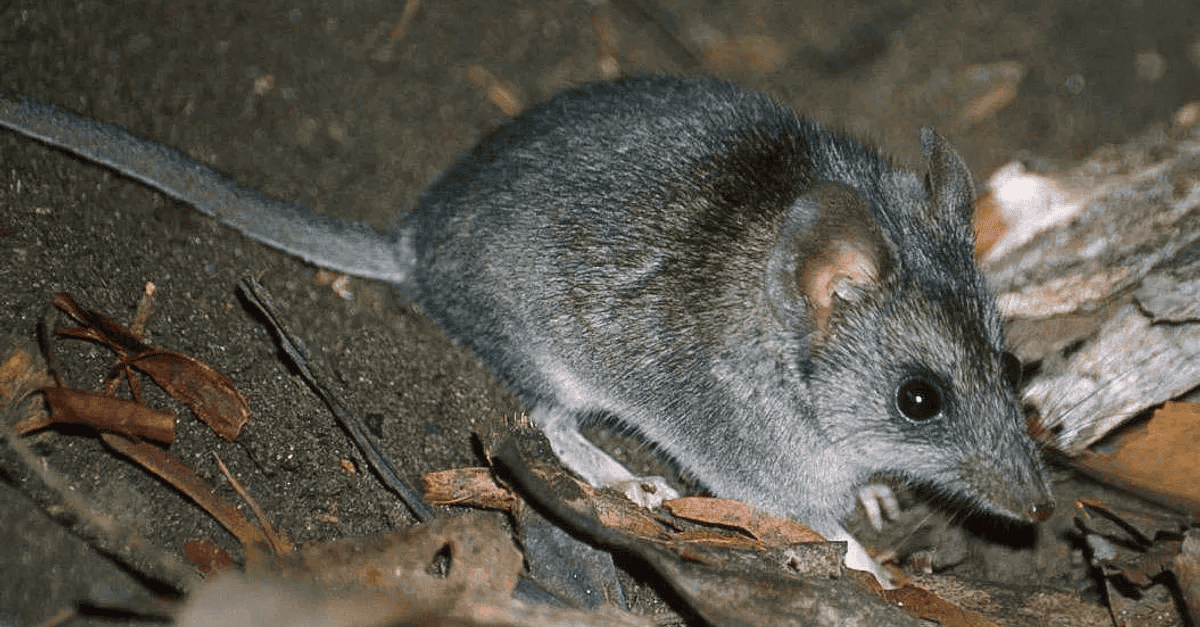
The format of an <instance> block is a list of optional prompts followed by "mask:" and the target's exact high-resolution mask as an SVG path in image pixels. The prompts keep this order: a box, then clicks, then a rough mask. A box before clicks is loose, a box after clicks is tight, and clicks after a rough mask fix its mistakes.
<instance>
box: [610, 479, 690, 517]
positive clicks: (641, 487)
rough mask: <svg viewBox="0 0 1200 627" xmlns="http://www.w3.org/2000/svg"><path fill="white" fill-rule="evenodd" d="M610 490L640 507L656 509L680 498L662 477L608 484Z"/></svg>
mask: <svg viewBox="0 0 1200 627" xmlns="http://www.w3.org/2000/svg"><path fill="white" fill-rule="evenodd" d="M608 487H609V488H612V489H614V490H616V491H617V492H620V493H621V494H624V495H625V498H627V499H629V500H631V501H633V502H634V503H636V504H637V505H638V506H639V507H644V508H646V509H654V508H655V507H658V506H659V505H662V504H663V503H664V502H666V501H670V500H671V499H677V498H679V492H678V491H676V490H675V488H672V487H671V486H670V485H669V484H667V480H666V479H663V478H662V477H634V478H632V479H626V480H623V481H614V482H612V483H610V484H608Z"/></svg>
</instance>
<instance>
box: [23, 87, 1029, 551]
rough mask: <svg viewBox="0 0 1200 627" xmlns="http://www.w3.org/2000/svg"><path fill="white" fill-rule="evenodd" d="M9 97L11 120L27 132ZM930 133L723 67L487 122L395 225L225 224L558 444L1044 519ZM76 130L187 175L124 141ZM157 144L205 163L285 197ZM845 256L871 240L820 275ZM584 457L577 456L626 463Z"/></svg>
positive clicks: (844, 508) (832, 503) (776, 506)
mask: <svg viewBox="0 0 1200 627" xmlns="http://www.w3.org/2000/svg"><path fill="white" fill-rule="evenodd" d="M14 102H16V101H14V100H12V99H6V100H4V101H2V102H0V118H7V121H4V120H0V122H2V123H4V124H6V125H8V126H10V127H16V128H17V130H21V131H22V132H26V133H29V132H30V131H29V130H28V129H27V128H21V127H20V126H21V124H25V125H26V126H29V125H31V123H29V122H20V121H18V122H14V121H13V115H14V114H13V113H12V112H13V107H14V104H13V103H14ZM21 106H25V107H28V106H29V105H21ZM41 106H43V107H44V105H41ZM35 109H36V107H35ZM35 113H36V111H35ZM56 123H57V122H56ZM88 123H90V124H91V125H95V126H96V127H98V128H109V129H111V128H115V127H104V126H103V125H99V123H95V122H90V121H88ZM60 125H61V124H60ZM84 126H85V127H86V126H87V124H85V125H84ZM117 130H120V129H117ZM120 132H122V133H124V131H120ZM32 134H34V135H35V136H38V137H40V138H42V139H46V134H47V133H44V132H43V133H41V134H38V133H32ZM47 141H50V142H51V143H56V144H58V145H64V143H65V142H62V141H55V140H53V139H48V140H47ZM122 141H125V140H122ZM137 141H138V142H142V143H146V142H144V141H143V140H137ZM921 141H922V145H923V147H924V150H925V154H926V156H927V158H928V160H929V174H928V177H927V178H924V177H922V176H919V175H917V174H914V173H910V172H904V171H900V170H898V169H895V168H893V167H892V166H891V165H890V164H888V163H887V162H886V161H885V160H884V159H882V158H881V157H879V156H878V155H876V154H875V153H874V152H872V151H870V150H868V149H866V148H864V147H862V146H861V145H859V144H858V143H856V142H854V141H851V140H849V139H846V138H844V137H841V136H839V135H837V134H834V133H831V132H829V131H827V130H825V129H823V128H821V127H820V126H818V125H817V124H814V123H812V122H808V121H805V120H802V119H798V118H797V117H796V116H795V115H793V114H792V113H791V112H790V111H788V110H787V109H786V108H784V107H782V106H780V105H778V104H777V103H775V102H774V101H772V100H770V99H769V98H767V97H765V96H761V95H757V94H752V93H748V92H745V91H742V90H740V89H738V88H736V87H734V86H732V85H729V84H726V83H722V82H715V81H708V80H690V79H677V78H667V77H649V78H641V79H630V80H623V81H619V82H614V83H601V84H596V85H591V86H587V87H582V88H579V89H574V90H570V91H567V92H564V93H563V94H560V95H559V96H557V97H555V98H553V99H551V100H550V101H548V102H546V103H544V104H541V105H538V106H536V107H534V108H532V109H530V110H529V111H527V112H526V113H524V114H522V115H521V116H520V117H518V118H517V119H515V120H513V121H512V122H510V123H509V124H507V125H505V126H504V127H502V128H500V129H499V130H498V131H496V132H495V133H493V134H492V135H491V136H489V137H488V138H486V139H485V140H484V141H483V142H481V143H480V144H479V146H477V147H476V148H475V149H474V150H472V151H471V152H470V153H469V154H467V155H465V156H464V157H463V158H462V159H461V160H460V161H459V162H458V163H456V164H455V165H454V166H453V167H451V168H450V169H449V170H448V171H447V172H445V173H444V174H443V175H442V176H441V177H440V179H439V180H438V181H437V182H436V183H435V184H434V185H433V186H432V187H431V188H430V189H429V190H428V191H427V192H426V193H425V194H424V196H423V198H422V200H421V203H420V206H419V207H418V209H417V210H416V212H415V213H414V214H413V215H412V217H411V218H410V219H409V220H408V221H407V222H406V223H405V224H403V225H401V226H400V227H398V228H397V230H395V231H394V232H393V233H392V234H386V235H385V234H381V233H377V232H374V231H370V230H365V229H364V228H363V227H358V226H347V225H344V224H343V225H340V226H334V225H332V224H331V223H330V222H329V221H325V220H322V219H320V218H315V217H312V216H310V215H305V216H304V217H301V218H297V217H296V216H298V215H301V214H298V213H295V211H296V210H295V209H292V208H289V209H287V210H286V211H287V212H288V213H286V214H282V213H281V212H280V211H277V210H276V209H274V208H272V207H274V205H270V206H268V207H266V208H264V209H263V211H265V212H266V213H269V214H273V215H284V217H283V218H281V220H282V223H284V224H291V223H296V222H299V223H303V224H309V225H312V226H313V228H314V229H315V230H313V231H311V232H309V233H307V234H306V235H303V236H301V237H300V238H299V240H300V243H299V244H298V245H294V244H286V243H281V242H279V241H277V239H278V238H277V236H276V232H275V231H274V230H273V229H275V228H277V225H278V224H279V222H277V221H274V220H272V221H267V219H266V218H263V217H261V215H259V214H255V215H259V217H255V218H251V219H249V220H242V221H240V222H236V223H234V226H235V228H237V229H238V230H240V231H243V232H245V233H247V234H249V235H251V236H252V237H255V238H256V239H260V240H262V241H266V242H267V243H269V244H273V245H276V246H279V247H281V248H284V249H285V250H288V251H290V252H294V253H296V254H299V255H301V256H303V257H305V258H307V259H312V260H315V261H317V262H318V263H323V264H330V265H333V266H334V267H335V268H337V269H340V270H343V271H347V272H351V273H355V274H361V275H365V276H372V277H379V278H383V279H385V280H389V281H390V282H392V283H394V284H396V285H397V286H398V287H399V288H400V289H401V290H403V291H404V292H405V293H406V294H407V295H409V296H410V297H412V298H413V299H415V300H416V301H417V302H418V303H420V305H421V307H422V308H423V310H424V311H425V312H426V313H428V315H429V316H430V317H431V318H433V319H434V320H435V321H437V322H438V323H439V324H440V325H441V326H443V327H444V328H445V329H446V330H447V331H448V332H449V333H450V334H451V335H452V336H454V337H455V338H457V339H458V341H460V342H461V343H463V344H464V345H466V346H467V347H468V348H470V349H471V350H473V351H474V352H475V354H476V355H477V356H478V357H479V359H480V360H481V361H483V363H484V364H486V365H487V366H488V367H490V368H491V369H492V370H493V371H494V372H495V373H496V374H497V375H498V376H499V377H500V378H501V379H502V380H503V381H504V383H505V384H506V385H508V386H509V388H511V389H512V390H513V391H514V392H516V393H517V394H518V396H519V397H520V398H521V399H522V400H523V401H524V402H525V403H526V404H528V405H529V406H530V407H532V408H533V416H534V418H535V419H536V420H538V421H539V423H540V424H542V425H543V427H545V428H546V429H547V431H548V433H550V435H551V438H552V440H557V441H559V442H560V443H562V442H566V441H567V440H571V439H572V438H577V435H576V428H577V423H578V421H580V420H587V419H597V418H598V419H604V420H612V421H615V422H617V423H619V424H620V425H622V426H623V427H626V428H629V429H631V430H634V431H636V432H638V433H640V434H641V435H642V436H643V437H644V438H645V440H646V441H647V442H648V443H650V444H651V445H653V446H654V447H655V448H657V449H658V450H659V451H660V452H661V453H663V454H664V455H666V456H668V457H669V458H671V459H672V460H674V461H675V462H676V463H678V464H679V465H680V466H681V467H682V468H683V469H684V470H686V471H687V472H689V473H690V474H691V475H692V476H694V477H695V478H696V479H697V480H698V481H699V482H701V483H702V484H703V485H704V486H706V487H707V488H709V489H710V490H712V491H713V492H714V493H715V494H717V495H720V496H726V497H732V498H739V499H744V500H747V501H749V502H751V503H753V504H755V505H758V506H760V507H762V508H764V509H766V510H769V511H771V512H775V513H781V514H790V515H793V516H795V517H797V518H798V519H800V520H801V521H803V522H806V523H809V524H810V525H812V526H813V527H814V528H816V529H818V530H819V531H822V532H825V533H827V534H828V535H835V536H838V535H839V534H841V535H844V531H842V530H841V527H840V523H839V521H840V520H841V519H842V518H843V517H844V516H845V515H846V514H847V513H848V512H849V511H850V509H851V508H852V507H853V503H854V501H853V498H854V496H853V495H854V490H855V488H856V487H858V486H860V485H861V484H863V483H864V482H866V481H867V480H868V478H869V477H871V476H872V475H873V474H876V473H888V474H893V475H897V476H899V477H902V478H905V479H910V480H913V481H917V482H921V483H924V484H927V485H930V486H933V487H934V488H935V489H938V490H941V491H943V492H945V493H946V494H949V495H952V496H955V497H958V498H961V499H965V500H966V501H968V502H970V503H972V504H973V505H974V506H975V507H977V508H978V509H979V510H982V511H986V512H990V513H992V514H997V515H1001V516H1005V517H1008V518H1015V519H1020V520H1031V519H1034V518H1038V517H1039V516H1041V515H1044V513H1045V511H1046V510H1047V508H1048V507H1049V506H1050V504H1051V503H1052V499H1051V497H1050V496H1049V491H1048V489H1047V486H1046V482H1045V479H1044V473H1043V469H1042V465H1041V462H1040V461H1039V458H1038V454H1037V450H1036V447H1035V445H1034V443H1033V442H1032V440H1031V439H1030V438H1029V436H1028V434H1027V432H1026V429H1025V425H1024V422H1023V419H1022V414H1021V412H1020V410H1019V407H1018V405H1017V401H1016V399H1015V397H1014V395H1013V390H1012V387H1011V385H1010V383H1008V382H1007V381H1006V380H1005V378H1004V372H1005V370H1004V358H1003V350H1004V347H1003V341H1002V337H1001V326H1000V321H999V318H998V317H997V314H996V310H995V306H994V304H993V300H992V297H991V295H990V294H989V293H988V292H987V290H986V288H985V285H984V281H983V278H982V277H981V275H980V273H979V271H978V270H977V269H976V267H975V265H974V262H973V257H972V251H973V239H972V235H971V224H970V214H971V201H972V198H973V188H972V183H971V177H970V173H969V172H968V170H967V169H966V167H965V165H964V164H963V163H962V160H961V159H960V158H959V156H958V154H957V153H956V152H955V151H954V149H953V148H952V147H951V146H950V145H949V144H948V143H947V142H946V141H945V140H944V139H942V138H941V137H940V136H938V135H937V134H935V133H933V132H932V131H929V130H926V131H923V132H922V135H921ZM120 145H124V144H120ZM65 147H66V148H68V149H70V150H74V151H76V152H80V153H81V154H83V155H84V156H86V157H88V158H90V159H95V160H98V161H102V162H104V163H106V164H108V165H110V166H112V167H114V168H116V169H118V170H119V171H122V172H125V173H127V174H130V175H132V176H135V177H138V178H141V179H142V180H146V181H147V182H148V183H150V184H151V185H153V186H155V187H158V188H160V189H164V191H168V193H173V194H174V192H172V191H171V189H170V188H171V186H170V185H164V184H163V183H160V182H159V181H158V180H157V179H158V178H162V177H163V176H162V175H161V173H158V174H149V175H147V174H145V173H144V171H143V170H138V169H137V168H135V167H133V166H130V165H129V164H122V163H120V155H118V156H117V157H113V158H108V159H105V158H102V157H100V156H97V151H93V152H84V151H81V150H79V149H78V148H77V147H75V146H71V145H66V146H65ZM121 150H124V151H125V152H130V150H131V149H127V148H122V149H121ZM98 152H103V151H98ZM164 154H167V155H168V157H169V167H170V168H172V169H178V170H183V171H186V172H187V173H195V172H201V173H202V174H204V177H206V178H203V177H202V181H201V182H200V183H198V185H200V186H201V187H212V186H218V187H220V186H224V187H225V188H230V189H236V190H238V194H241V195H242V196H241V197H242V198H249V199H250V202H253V203H261V202H272V203H273V202H275V201H269V199H267V200H262V197H261V194H257V195H256V193H255V194H247V193H245V192H244V191H243V190H244V189H245V188H240V187H234V186H235V185H236V184H234V183H232V182H230V181H228V180H227V179H224V178H223V177H220V176H219V175H216V174H215V173H212V171H211V170H208V169H207V168H204V166H201V165H199V164H196V163H194V162H191V161H190V160H187V159H186V158H185V157H182V155H179V154H178V153H175V152H174V151H170V152H169V153H164ZM194 196H195V194H193V195H191V196H178V197H181V198H183V199H184V200H188V201H189V202H193V203H195V202H196V201H195V200H193V198H194ZM201 209H203V210H205V211H208V212H210V213H212V212H214V211H215V212H216V213H219V214H222V215H224V214H226V213H227V212H228V210H225V211H222V210H221V209H216V210H210V209H204V207H201ZM256 220H258V221H259V222H258V223H256V222H255V221H256ZM347 234H353V236H354V238H357V240H355V239H353V238H349V237H348V236H347ZM355 246H358V247H359V248H358V249H360V250H361V249H363V248H364V247H365V249H366V250H368V251H371V258H372V259H373V260H375V261H372V262H371V263H367V262H358V261H356V260H355V258H354V256H353V255H352V254H349V253H352V252H353V251H354V250H356V248H355ZM314 249H316V250H318V251H321V250H324V251H326V252H324V253H321V254H317V253H313V252H312V250H314ZM329 251H333V252H329ZM331 259H332V260H334V262H333V263H331V262H330V261H329V260H331ZM838 259H850V260H854V261H855V262H856V263H855V264H851V265H849V266H847V269H846V270H845V271H844V272H834V273H832V274H822V271H824V270H826V269H828V267H829V265H830V264H831V263H832V261H831V260H838ZM379 260H382V261H379ZM834 265H836V264H834ZM814 277H815V278H814ZM822 277H824V278H829V277H832V280H830V281H825V282H821V280H819V279H821V278H822ZM914 378H916V379H919V380H920V381H924V382H926V383H928V385H929V386H932V388H933V389H937V390H940V392H941V397H942V398H941V400H942V404H941V407H942V411H941V412H940V413H938V414H936V415H934V416H932V417H928V418H924V419H913V418H910V417H906V416H905V415H903V414H902V413H901V411H900V409H898V405H897V400H896V399H897V390H898V389H899V388H900V387H901V386H903V385H905V384H906V382H911V381H913V380H914ZM919 389H920V390H921V391H925V390H928V389H930V388H927V387H926V388H919ZM575 444H579V446H581V447H583V448H584V449H586V448H587V447H588V446H590V445H587V444H586V443H583V444H580V443H579V442H575ZM564 446H565V445H564ZM593 453H595V451H591V450H583V452H582V453H581V454H580V455H571V456H570V457H571V458H572V459H570V460H569V461H572V462H573V463H574V464H575V465H576V468H577V470H579V471H580V472H581V474H583V475H584V476H585V477H588V478H589V479H592V480H593V481H601V482H603V481H607V480H610V479H618V478H620V472H618V471H615V470H614V469H613V468H612V467H611V466H608V465H607V464H608V463H609V462H610V461H611V460H608V461H606V458H603V459H602V458H601V457H594V456H592V457H589V455H592V454H593Z"/></svg>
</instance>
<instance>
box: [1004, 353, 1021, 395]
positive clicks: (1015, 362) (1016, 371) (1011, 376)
mask: <svg viewBox="0 0 1200 627" xmlns="http://www.w3.org/2000/svg"><path fill="white" fill-rule="evenodd" d="M1004 377H1005V378H1006V379H1008V383H1009V385H1011V386H1013V387H1014V388H1015V387H1017V386H1018V385H1020V384H1021V360H1020V359H1017V356H1016V355H1014V354H1012V353H1004Z"/></svg>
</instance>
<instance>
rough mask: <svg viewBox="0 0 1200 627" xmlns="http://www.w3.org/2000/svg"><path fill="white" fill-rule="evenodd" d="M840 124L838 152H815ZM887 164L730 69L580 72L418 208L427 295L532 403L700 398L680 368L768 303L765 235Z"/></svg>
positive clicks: (478, 151) (623, 408)
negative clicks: (659, 73) (698, 73)
mask: <svg viewBox="0 0 1200 627" xmlns="http://www.w3.org/2000/svg"><path fill="white" fill-rule="evenodd" d="M827 142H835V144H836V145H833V146H832V149H833V152H835V153H839V154H838V155H836V156H837V157H838V163H836V164H834V165H833V166H831V165H830V164H829V163H825V162H818V163H814V162H813V160H812V158H811V156H812V155H813V154H814V153H815V152H817V151H822V150H824V151H826V152H829V151H830V149H831V146H827V145H824V144H825V143H827ZM815 144H822V145H815ZM847 164H851V167H849V168H847ZM854 170H871V171H870V172H864V171H854ZM879 172H890V171H889V170H887V169H886V168H885V167H883V165H882V164H880V163H878V160H877V159H876V158H874V157H873V156H871V155H870V154H869V153H868V152H867V151H865V150H863V149H862V148H860V147H859V146H857V145H855V144H853V143H851V142H848V141H845V140H841V139H840V138H837V137H834V136H832V135H830V134H828V133H825V132H823V131H821V130H820V129H819V128H818V127H816V126H815V125H813V124H810V123H807V122H804V121H802V120H799V119H797V118H796V117H795V116H794V115H793V114H792V112H791V111H789V110H788V109H786V108H784V107H782V106H781V105H779V104H777V103H776V102H774V101H773V100H771V99H770V98H768V97H766V96H763V95H760V94H754V93H750V92H746V91H743V90H741V89H739V88H737V87H734V86H732V85H730V84H727V83H723V82H717V81H708V80H699V79H680V78H672V77H647V78H640V79H630V80H624V81H619V82H615V83H602V84H597V85H592V86H588V87H584V88H580V89H576V90H571V91H568V92H565V93H563V94H560V95H559V96H557V97H555V98H553V99H551V100H550V101H548V102H546V103H544V104H542V105H539V106H537V107H536V108H534V109H533V110H531V111H528V112H526V113H524V114H522V116H521V117H519V118H518V119H516V120H514V121H513V122H511V123H509V124H507V125H506V126H504V127H502V128H501V129H499V130H498V131H496V132H495V133H494V134H492V135H491V136H489V137H488V138H486V139H485V140H484V141H483V142H481V144H480V145H479V146H478V147H476V148H475V149H474V150H473V151H472V152H471V153H469V154H468V155H467V156H465V157H464V158H463V159H462V160H460V161H459V162H458V163H457V164H456V165H455V166H453V167H452V168H451V169H450V170H448V171H447V172H446V173H445V174H444V175H443V176H442V177H441V178H440V179H439V181H438V182H437V183H435V184H434V185H433V186H432V187H431V188H430V189H429V190H428V191H427V192H426V194H425V195H424V197H423V200H422V203H421V206H420V208H419V209H418V211H417V213H416V214H415V215H414V216H413V218H412V219H411V220H410V222H409V223H408V228H411V229H412V234H413V241H414V245H415V247H416V250H417V256H418V259H417V263H416V267H417V268H419V270H418V277H417V281H416V285H415V286H414V287H415V289H414V292H415V294H414V296H415V300H417V301H418V302H419V303H421V305H422V308H423V309H424V310H425V311H426V312H427V313H428V314H429V315H430V316H431V317H432V318H434V320H436V321H437V322H438V323H439V324H441V325H442V326H443V327H444V328H445V329H446V330H447V331H448V332H449V333H450V335H452V336H454V337H456V338H458V339H459V341H461V342H463V343H464V344H465V345H467V346H468V347H469V348H471V349H472V350H474V351H475V352H476V354H477V355H478V356H479V357H480V358H481V359H482V360H483V361H484V362H485V363H486V364H487V365H488V366H490V367H491V368H492V369H493V370H494V371H495V372H496V373H497V374H498V375H499V376H500V377H501V378H502V379H504V380H505V382H506V383H507V384H508V385H509V386H510V388H512V389H513V390H514V391H515V392H517V393H518V394H519V395H521V396H522V398H523V400H524V401H526V402H527V403H528V404H530V405H535V404H537V403H538V402H541V401H547V400H552V401H554V402H557V403H559V404H563V405H567V406H573V407H575V408H579V409H591V410H605V411H609V412H611V413H614V414H617V415H618V416H620V415H621V414H623V413H628V412H631V411H634V412H636V411H638V410H639V409H641V408H642V407H641V406H643V405H646V404H649V405H652V406H653V405H661V403H662V402H667V399H669V402H670V403H671V404H672V405H673V406H675V407H677V408H678V409H677V412H678V413H681V414H682V413H686V411H687V410H686V408H684V407H680V406H681V405H684V404H686V403H688V402H689V401H688V400H687V398H681V395H680V394H679V388H680V386H681V385H686V384H687V383H688V377H685V376H682V375H683V374H684V373H685V372H686V373H687V374H690V375H695V374H696V373H695V369H696V368H697V367H703V364H705V363H707V362H706V360H705V358H706V357H710V356H711V354H712V353H713V351H719V350H721V346H722V345H725V344H726V343H728V342H729V341H730V340H731V339H732V338H729V337H725V336H724V333H725V329H727V328H728V327H731V326H738V320H739V319H741V320H744V319H745V318H746V316H747V312H748V311H755V310H759V309H761V308H763V307H766V306H768V305H767V304H766V303H765V301H764V299H765V294H763V292H762V283H763V281H762V276H763V273H764V272H765V270H764V269H763V268H762V262H763V259H762V252H763V250H764V249H769V247H770V245H771V242H772V241H773V239H774V238H776V237H777V236H778V231H779V228H780V223H781V221H782V216H783V214H784V212H785V211H786V210H787V209H788V207H789V206H790V205H791V204H792V202H793V201H794V200H795V198H796V196H797V195H798V194H799V193H800V192H801V191H802V190H803V189H804V187H805V186H806V185H807V184H808V183H809V181H810V180H813V179H814V178H817V179H829V180H836V179H847V181H860V180H864V179H866V180H878V179H879V178H880V175H879ZM886 183H887V182H886V181H885V184H886ZM913 183H914V184H915V181H913ZM920 193H923V192H920ZM748 245H749V246H750V249H747V246H748ZM748 332H750V331H748ZM716 335H721V337H715V336H716ZM742 339H745V340H747V341H752V340H753V338H742ZM697 384H699V385H703V383H697ZM653 396H659V397H662V398H659V399H657V401H656V400H655V399H652V398H650V397H653ZM701 396H703V395H701ZM701 396H692V397H689V398H694V399H696V402H704V401H703V400H702V399H701ZM655 409H659V408H658V407H656V408H655ZM709 409H710V410H711V408H709ZM626 417H627V418H628V419H629V420H627V423H631V424H634V425H636V426H641V427H644V423H643V424H638V423H639V421H638V420H637V417H636V416H626Z"/></svg>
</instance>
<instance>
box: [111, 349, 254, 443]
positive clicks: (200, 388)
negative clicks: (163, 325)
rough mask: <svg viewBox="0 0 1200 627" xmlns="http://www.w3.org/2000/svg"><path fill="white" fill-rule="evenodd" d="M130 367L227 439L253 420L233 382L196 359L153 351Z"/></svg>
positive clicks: (231, 437) (232, 438)
mask: <svg viewBox="0 0 1200 627" xmlns="http://www.w3.org/2000/svg"><path fill="white" fill-rule="evenodd" d="M129 365H131V366H133V367H134V368H136V369H138V370H140V371H142V372H144V373H146V374H147V375H149V377H150V378H151V379H154V382H155V383H157V384H158V385H159V386H160V387H162V389H163V390H166V392H167V394H170V395H171V396H172V397H174V398H177V399H179V400H180V401H183V402H184V403H185V404H187V406H188V408H190V409H191V410H192V411H193V412H195V414H196V417H197V418H199V419H200V420H201V421H203V422H204V424H206V425H208V426H209V428H211V429H212V430H213V431H215V432H216V433H217V435H219V436H221V437H222V438H224V439H226V440H230V441H232V440H235V439H237V437H238V435H239V434H241V432H242V429H243V428H244V427H245V426H246V423H247V422H249V421H250V403H249V402H248V401H247V400H246V397H245V396H244V395H243V394H242V393H241V392H239V391H238V390H237V388H235V387H234V386H233V381H230V380H229V378H228V377H226V376H225V375H223V374H221V373H220V372H217V370H216V369H214V368H213V367H212V366H209V365H208V364H206V363H204V362H202V361H200V360H199V359H196V358H195V357H191V356H188V355H184V354H182V353H176V352H175V351H168V350H159V349H152V350H151V351H149V352H147V353H143V354H140V355H138V356H137V357H134V358H133V359H131V360H130V361H129Z"/></svg>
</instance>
